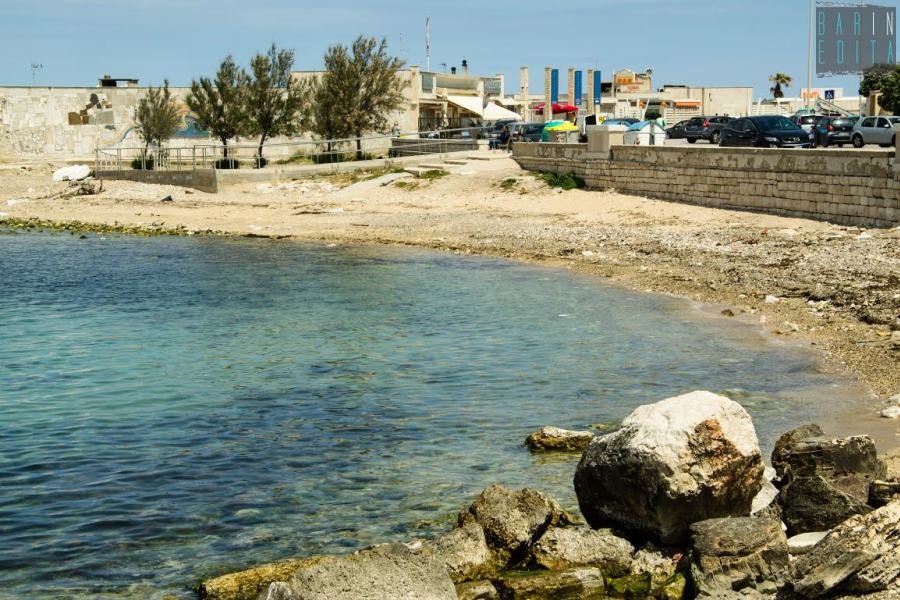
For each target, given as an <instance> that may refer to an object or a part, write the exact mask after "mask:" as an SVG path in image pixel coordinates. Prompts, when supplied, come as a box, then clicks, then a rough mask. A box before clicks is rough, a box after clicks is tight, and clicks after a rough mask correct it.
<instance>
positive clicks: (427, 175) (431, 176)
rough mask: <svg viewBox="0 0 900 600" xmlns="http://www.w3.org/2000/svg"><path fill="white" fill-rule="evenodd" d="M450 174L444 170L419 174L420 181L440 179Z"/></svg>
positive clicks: (433, 170)
mask: <svg viewBox="0 0 900 600" xmlns="http://www.w3.org/2000/svg"><path fill="white" fill-rule="evenodd" d="M449 174H450V173H449V172H447V171H445V170H443V169H432V170H430V171H425V172H424V173H419V179H440V178H441V177H446V176H447V175H449Z"/></svg>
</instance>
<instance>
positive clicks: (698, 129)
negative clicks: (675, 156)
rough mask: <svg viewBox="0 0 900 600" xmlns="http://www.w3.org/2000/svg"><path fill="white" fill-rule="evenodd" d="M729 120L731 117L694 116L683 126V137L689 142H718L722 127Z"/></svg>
mask: <svg viewBox="0 0 900 600" xmlns="http://www.w3.org/2000/svg"><path fill="white" fill-rule="evenodd" d="M731 121H733V119H732V118H731V117H694V118H693V119H690V120H688V122H687V125H685V126H684V137H685V138H687V141H688V143H689V144H694V143H696V142H697V140H706V141H708V142H709V143H710V144H718V143H719V139H720V138H721V137H722V128H724V127H725V126H726V125H728V124H729V123H730V122H731Z"/></svg>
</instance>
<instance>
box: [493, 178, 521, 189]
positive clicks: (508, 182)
mask: <svg viewBox="0 0 900 600" xmlns="http://www.w3.org/2000/svg"><path fill="white" fill-rule="evenodd" d="M518 182H519V180H518V179H516V178H515V177H508V178H506V179H504V180H503V181H501V182H500V183H498V184H497V185H498V186H499V187H500V189H502V190H511V189H513V188H515V187H516V184H517V183H518Z"/></svg>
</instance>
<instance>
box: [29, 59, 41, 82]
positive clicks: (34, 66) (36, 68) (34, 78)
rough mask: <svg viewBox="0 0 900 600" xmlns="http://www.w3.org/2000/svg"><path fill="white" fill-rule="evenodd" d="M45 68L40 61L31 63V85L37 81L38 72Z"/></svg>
mask: <svg viewBox="0 0 900 600" xmlns="http://www.w3.org/2000/svg"><path fill="white" fill-rule="evenodd" d="M43 68H44V65H42V64H40V63H31V85H34V84H35V83H36V82H37V72H38V71H40V70H41V69H43Z"/></svg>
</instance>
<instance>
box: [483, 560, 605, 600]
mask: <svg viewBox="0 0 900 600" xmlns="http://www.w3.org/2000/svg"><path fill="white" fill-rule="evenodd" d="M495 584H496V586H497V590H498V591H499V592H500V597H501V598H503V600H551V599H553V600H594V599H600V598H606V597H607V595H606V585H605V583H604V580H603V574H602V573H601V572H600V569H595V568H588V567H583V568H576V569H567V570H565V571H510V572H507V573H505V574H504V575H503V577H501V578H500V579H498V580H497V581H496V582H495Z"/></svg>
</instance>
